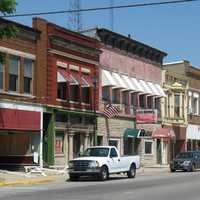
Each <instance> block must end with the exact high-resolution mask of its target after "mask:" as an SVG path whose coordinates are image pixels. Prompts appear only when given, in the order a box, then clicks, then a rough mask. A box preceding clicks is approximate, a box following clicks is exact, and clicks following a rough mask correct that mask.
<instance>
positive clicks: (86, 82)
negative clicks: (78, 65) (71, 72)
mask: <svg viewBox="0 0 200 200" xmlns="http://www.w3.org/2000/svg"><path fill="white" fill-rule="evenodd" d="M81 81H82V83H81V87H92V86H93V83H92V79H91V77H90V76H89V75H82V76H81Z"/></svg>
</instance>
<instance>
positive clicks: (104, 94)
mask: <svg viewBox="0 0 200 200" xmlns="http://www.w3.org/2000/svg"><path fill="white" fill-rule="evenodd" d="M102 100H103V101H110V88H109V87H108V86H105V87H102Z"/></svg>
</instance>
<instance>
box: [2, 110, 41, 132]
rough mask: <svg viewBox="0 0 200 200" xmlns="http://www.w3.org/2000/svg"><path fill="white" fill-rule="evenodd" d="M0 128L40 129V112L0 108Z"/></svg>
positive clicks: (18, 129)
mask: <svg viewBox="0 0 200 200" xmlns="http://www.w3.org/2000/svg"><path fill="white" fill-rule="evenodd" d="M0 130H17V131H27V130H29V131H40V112H34V111H25V110H16V109H9V108H0Z"/></svg>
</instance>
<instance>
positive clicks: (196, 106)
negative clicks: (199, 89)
mask: <svg viewBox="0 0 200 200" xmlns="http://www.w3.org/2000/svg"><path fill="white" fill-rule="evenodd" d="M193 110H194V114H195V115H198V114H199V94H198V93H194V94H193Z"/></svg>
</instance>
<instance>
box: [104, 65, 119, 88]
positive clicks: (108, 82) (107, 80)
mask: <svg viewBox="0 0 200 200" xmlns="http://www.w3.org/2000/svg"><path fill="white" fill-rule="evenodd" d="M102 86H103V87H104V86H117V83H116V81H115V80H114V78H113V77H112V75H111V72H109V71H107V70H104V69H102Z"/></svg>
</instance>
